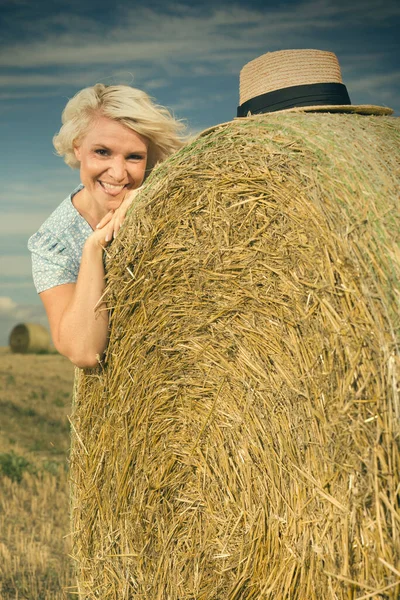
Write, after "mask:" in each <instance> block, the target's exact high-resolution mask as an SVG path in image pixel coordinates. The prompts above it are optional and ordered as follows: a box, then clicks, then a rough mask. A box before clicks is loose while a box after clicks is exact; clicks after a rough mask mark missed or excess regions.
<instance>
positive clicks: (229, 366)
mask: <svg viewBox="0 0 400 600" xmlns="http://www.w3.org/2000/svg"><path fill="white" fill-rule="evenodd" d="M399 168H400V125H399V120H398V119H396V118H393V117H369V116H357V115H344V114H310V113H309V114H296V113H279V114H272V115H264V116H262V117H260V116H259V117H251V118H247V119H242V120H237V121H234V122H231V123H228V124H224V125H221V126H219V127H216V128H215V129H214V130H211V131H208V132H207V133H205V134H204V135H202V136H200V137H199V138H198V139H197V140H195V141H194V142H193V143H191V144H190V145H188V146H187V147H186V148H184V149H182V150H181V151H180V152H179V153H177V154H176V155H175V156H174V157H172V158H171V159H169V160H168V161H167V162H165V163H163V164H162V165H161V166H160V167H159V168H158V169H157V170H156V171H155V172H154V173H153V175H152V176H151V179H150V180H149V182H148V185H147V186H146V189H145V190H144V192H143V194H142V196H141V198H140V201H139V202H138V204H137V206H136V207H135V209H134V210H133V211H132V212H131V214H130V216H129V219H128V221H127V222H126V224H125V226H124V228H123V231H122V233H121V235H120V237H119V238H117V242H116V243H114V245H113V247H112V248H111V249H110V253H109V254H110V256H109V260H108V291H107V294H108V301H109V303H110V305H111V306H112V317H111V334H110V343H109V347H108V350H107V356H106V360H105V362H104V363H103V365H102V368H101V369H98V370H97V371H92V372H89V371H88V372H86V373H85V372H79V374H78V378H77V383H76V397H75V409H74V416H73V432H74V433H73V448H72V456H71V468H72V492H73V499H72V522H73V539H74V557H75V559H76V564H77V573H78V581H79V589H80V593H81V595H82V597H84V598H101V599H102V600H105V599H107V600H108V599H115V600H117V599H118V600H122V599H127V598H129V599H131V598H132V599H136V598H137V599H143V600H144V599H146V600H167V599H168V600H239V599H240V600H242V599H243V600H244V599H246V600H250V599H274V600H283V599H290V600H322V599H323V600H326V599H343V600H344V599H346V600H350V599H355V598H357V599H359V600H361V598H363V599H366V598H381V599H384V598H385V599H392V600H394V599H395V598H398V596H399V593H400V566H399V558H400V537H399V521H400V514H399V509H398V507H399V505H398V494H399V490H400V482H399V472H400V461H399V416H400V408H399V383H398V379H399V367H400V361H399V325H400V313H399V280H400V252H399V246H398V242H399V238H400V209H399Z"/></svg>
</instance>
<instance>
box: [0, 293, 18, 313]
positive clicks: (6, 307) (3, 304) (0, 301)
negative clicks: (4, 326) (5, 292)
mask: <svg viewBox="0 0 400 600" xmlns="http://www.w3.org/2000/svg"><path fill="white" fill-rule="evenodd" d="M16 307H17V303H16V302H14V300H13V299H12V298H10V297H9V296H0V314H3V315H4V314H6V315H7V314H10V313H13V312H14V310H15V309H16Z"/></svg>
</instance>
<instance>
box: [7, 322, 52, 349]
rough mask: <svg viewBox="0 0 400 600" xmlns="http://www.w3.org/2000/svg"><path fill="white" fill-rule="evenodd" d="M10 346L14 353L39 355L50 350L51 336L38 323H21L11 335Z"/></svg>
mask: <svg viewBox="0 0 400 600" xmlns="http://www.w3.org/2000/svg"><path fill="white" fill-rule="evenodd" d="M9 345H10V348H11V351H12V352H15V353H20V354H38V353H40V352H48V351H49V349H50V334H49V332H48V331H47V329H46V328H45V327H43V325H39V324H38V323H19V325H15V327H14V328H13V329H12V331H11V333H10V338H9Z"/></svg>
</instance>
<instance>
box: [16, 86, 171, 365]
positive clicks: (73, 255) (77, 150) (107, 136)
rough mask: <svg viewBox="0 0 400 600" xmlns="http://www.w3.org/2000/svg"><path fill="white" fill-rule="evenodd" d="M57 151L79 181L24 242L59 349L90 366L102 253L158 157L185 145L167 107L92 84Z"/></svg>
mask: <svg viewBox="0 0 400 600" xmlns="http://www.w3.org/2000/svg"><path fill="white" fill-rule="evenodd" d="M62 122H63V125H62V127H61V129H60V131H59V133H58V134H57V135H56V136H55V137H54V139H53V143H54V146H55V148H56V151H57V153H58V154H59V155H60V156H63V157H64V160H65V162H66V163H67V164H68V165H69V166H71V167H73V168H79V169H80V179H81V184H80V185H79V186H78V187H77V188H76V189H75V190H74V191H73V192H72V193H71V194H70V195H69V196H68V197H67V198H66V199H65V200H64V201H63V202H62V203H61V204H60V205H59V206H58V208H56V210H55V211H54V212H53V213H52V214H51V215H50V217H49V218H48V219H47V220H46V221H45V222H44V223H43V225H42V226H41V227H40V229H39V230H38V232H37V233H35V234H34V235H33V236H32V237H31V238H30V239H29V242H28V248H29V250H30V251H31V253H32V269H33V279H34V283H35V286H36V289H37V292H38V293H39V294H40V297H41V299H42V301H43V304H44V306H45V309H46V312H47V316H48V320H49V324H50V329H51V333H52V338H53V342H54V345H55V347H56V348H57V350H58V351H59V352H60V353H61V354H63V355H65V356H67V357H68V358H69V359H70V360H71V362H73V363H74V364H75V365H77V366H78V367H82V368H83V367H93V366H95V365H96V364H97V360H98V357H99V356H101V355H102V353H103V352H104V350H105V347H106V343H107V333H108V313H107V310H104V309H105V308H106V307H105V305H104V303H103V302H102V300H101V299H102V296H103V292H104V264H103V253H104V247H106V246H107V245H108V244H109V243H110V242H111V241H112V239H113V238H114V237H115V236H116V235H117V233H118V230H119V228H120V227H121V223H122V221H123V220H124V217H125V215H126V212H127V209H128V208H129V206H130V204H131V203H132V200H133V199H134V197H135V195H136V193H137V190H138V188H139V187H140V186H141V185H142V183H143V182H144V180H145V179H146V177H148V175H149V173H150V172H151V171H152V169H153V167H154V166H155V164H156V163H158V162H160V161H162V160H164V159H165V158H167V157H168V156H169V155H170V154H171V153H173V152H174V151H175V150H177V149H178V148H180V147H181V146H182V144H183V141H182V138H181V137H180V132H181V130H182V128H183V126H182V124H181V123H180V122H179V121H176V120H175V119H174V118H173V116H172V115H171V114H170V112H169V111H168V110H167V109H166V108H164V107H161V106H158V105H156V104H154V103H153V102H152V101H151V99H150V98H149V96H148V95H147V94H146V93H144V92H142V91H140V90H138V89H135V88H131V87H129V86H122V85H120V86H105V85H102V84H97V85H95V86H94V87H90V88H85V89H83V90H81V91H80V92H78V94H76V96H74V97H73V98H72V99H71V100H70V101H69V102H68V103H67V105H66V107H65V110H64V112H63V116H62Z"/></svg>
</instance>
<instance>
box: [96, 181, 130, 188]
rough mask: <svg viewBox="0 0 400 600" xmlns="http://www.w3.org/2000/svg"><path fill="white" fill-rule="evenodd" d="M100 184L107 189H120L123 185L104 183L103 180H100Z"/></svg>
mask: <svg viewBox="0 0 400 600" xmlns="http://www.w3.org/2000/svg"><path fill="white" fill-rule="evenodd" d="M100 183H101V185H102V186H104V187H105V188H106V189H107V190H122V188H124V187H125V186H124V185H114V184H113V183H106V182H105V181H101V182H100Z"/></svg>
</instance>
